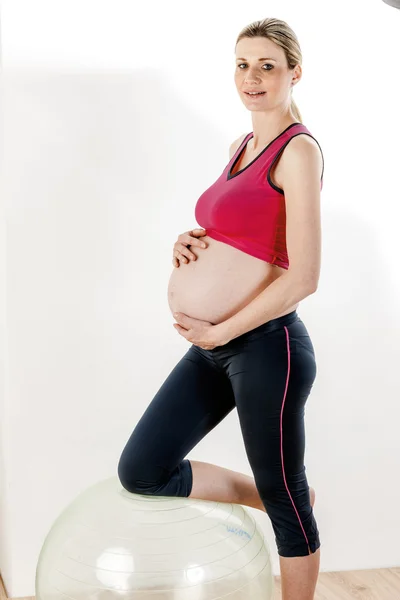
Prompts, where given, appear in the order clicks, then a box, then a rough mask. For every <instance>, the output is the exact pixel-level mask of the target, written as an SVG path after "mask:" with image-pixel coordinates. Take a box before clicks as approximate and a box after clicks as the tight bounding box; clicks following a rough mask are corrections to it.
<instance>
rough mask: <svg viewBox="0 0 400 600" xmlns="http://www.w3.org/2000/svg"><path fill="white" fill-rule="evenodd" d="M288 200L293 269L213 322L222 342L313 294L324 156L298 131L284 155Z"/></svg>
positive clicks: (288, 243) (317, 270)
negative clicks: (244, 304) (243, 303)
mask: <svg viewBox="0 0 400 600" xmlns="http://www.w3.org/2000/svg"><path fill="white" fill-rule="evenodd" d="M280 160H281V165H282V171H281V172H282V178H283V189H284V192H285V204H286V246H287V252H288V257H289V268H288V270H287V272H286V273H284V274H283V275H281V276H280V277H279V278H278V279H276V280H275V281H274V282H273V283H271V284H270V285H269V286H268V287H267V288H266V289H265V290H263V291H262V292H261V293H260V294H259V295H258V296H257V297H256V298H254V299H253V300H252V301H251V302H249V304H247V305H246V306H245V307H244V308H242V309H241V310H240V311H239V312H237V313H236V314H234V315H233V316H232V317H230V318H229V319H227V320H226V321H222V322H221V323H218V324H217V325H215V326H214V328H213V329H214V331H213V334H215V336H216V338H217V339H218V340H220V341H223V344H226V343H228V342H229V341H230V340H232V339H233V338H235V337H238V336H239V335H241V334H243V333H246V332H247V331H250V330H251V329H254V328H255V327H258V326H259V325H262V324H263V323H266V322H267V321H270V320H271V319H274V318H276V317H277V316H278V315H279V314H281V313H282V312H284V311H285V310H286V309H288V308H290V306H293V305H294V304H296V303H297V302H300V301H301V300H303V299H304V298H306V297H307V296H310V295H311V294H313V293H314V292H315V291H316V290H317V287H318V281H319V274H320V266H321V209H320V193H321V173H322V167H323V162H322V155H321V151H320V149H319V146H318V144H317V143H316V142H315V141H314V140H313V138H311V137H310V136H308V135H298V136H296V137H295V138H293V139H292V140H291V141H290V143H289V144H288V145H287V147H286V149H285V151H284V153H283V154H282V156H281V159H280Z"/></svg>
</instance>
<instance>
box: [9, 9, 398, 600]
mask: <svg viewBox="0 0 400 600" xmlns="http://www.w3.org/2000/svg"><path fill="white" fill-rule="evenodd" d="M189 10H190V9H189V5H188V4H187V2H173V3H171V2H167V3H164V2H161V1H159V2H157V3H156V4H155V3H154V2H152V3H147V4H144V5H142V6H141V5H140V4H139V3H131V2H129V1H128V0H125V1H122V0H113V2H104V1H99V0H96V1H94V0H91V1H90V0H86V1H84V2H83V1H82V0H68V2H67V1H65V2H62V1H61V0H59V1H58V2H51V1H50V0H47V1H46V0H36V1H35V2H31V1H30V0H8V1H7V0H6V1H3V3H2V22H1V26H2V43H3V48H2V55H3V69H4V71H3V81H2V86H3V91H4V97H3V99H2V104H3V106H4V164H3V173H2V190H1V192H2V193H1V202H2V203H4V204H2V205H1V208H2V212H1V213H0V216H1V220H0V223H1V233H2V234H3V235H2V237H1V242H0V248H1V254H0V281H1V283H2V284H3V285H2V286H1V294H0V333H1V339H2V345H1V347H0V348H1V350H0V358H1V361H0V369H1V370H0V376H1V383H2V385H1V396H0V399H1V405H0V406H1V420H0V426H1V440H0V442H1V446H0V447H1V463H0V465H1V474H0V476H1V504H0V507H1V512H0V516H1V523H0V526H1V538H0V569H1V572H2V575H3V578H4V581H5V584H6V587H7V590H8V594H9V596H12V597H17V596H30V595H33V594H34V574H35V568H36V562H37V557H38V553H39V551H40V548H41V545H42V542H43V539H44V537H45V535H46V533H47V531H48V529H49V527H50V526H51V524H52V522H53V520H54V519H55V518H56V516H57V515H58V514H59V513H60V511H61V510H62V509H63V508H64V507H65V506H66V505H67V504H68V503H69V502H70V501H71V500H72V499H73V498H75V496H76V495H77V494H78V493H79V492H80V491H81V490H83V489H84V488H86V487H88V486H89V485H91V484H92V483H95V482H96V481H98V480H99V479H102V478H106V477H109V476H112V475H114V474H116V467H117V463H118V459H119V456H120V453H121V451H122V449H123V447H124V445H125V443H126V441H127V439H128V437H129V435H130V433H131V431H132V429H133V427H134V426H135V424H136V422H137V420H138V419H139V417H140V416H141V414H142V413H143V411H144V409H145V407H146V406H147V405H148V403H149V402H150V400H151V399H152V397H153V396H154V394H155V393H156V391H157V390H158V388H159V387H160V385H161V383H162V382H163V381H164V379H165V378H166V377H167V375H168V374H169V372H170V371H171V370H172V368H173V367H174V365H175V364H176V363H177V361H178V360H179V359H180V357H181V356H182V355H183V353H184V352H186V350H187V349H188V342H187V341H186V340H184V339H183V338H182V337H181V336H179V334H178V333H177V332H176V331H175V330H174V329H173V327H172V323H173V322H174V321H173V319H172V316H171V314H170V312H169V308H168V303H167V284H168V279H169V276H170V273H171V271H172V268H173V267H172V264H171V254H172V246H173V243H174V242H175V240H176V237H177V236H178V234H179V233H181V232H182V231H185V230H187V229H189V228H192V227H195V226H196V225H198V224H197V223H196V221H195V219H194V206H195V203H196V200H197V198H198V197H199V195H200V194H201V193H202V192H203V191H204V189H205V188H206V187H208V186H209V185H211V183H212V182H213V181H214V180H215V179H216V178H217V177H218V175H219V174H220V172H221V171H222V169H223V168H224V166H225V165H226V163H227V162H228V148H229V144H230V143H231V142H232V141H233V140H234V139H235V138H236V137H238V136H239V135H240V134H242V133H244V132H248V131H251V129H252V123H251V116H250V113H249V112H247V110H246V109H245V108H244V106H243V105H242V104H241V102H240V100H239V98H238V96H237V93H236V89H235V87H234V83H233V72H234V44H235V38H236V36H237V34H238V33H239V31H240V30H241V28H242V27H244V26H245V25H246V24H247V23H249V22H251V21H253V20H255V19H259V18H263V17H266V16H276V17H278V18H282V19H284V20H286V21H288V23H289V24H290V25H291V26H292V27H293V28H294V30H295V32H296V33H297V35H298V37H299V40H300V44H301V46H302V49H303V54H304V63H303V72H304V76H303V80H302V82H301V84H300V85H299V86H297V87H296V91H295V95H294V97H295V99H296V101H297V103H298V105H299V107H300V110H301V111H302V114H303V119H304V122H305V124H306V125H307V126H308V128H309V129H310V131H311V132H312V133H313V134H314V135H315V136H316V137H317V139H318V141H319V142H320V144H321V146H322V148H323V151H324V156H325V161H326V162H325V176H324V189H323V192H322V216H323V256H322V259H323V260H322V273H321V279H320V285H319V289H318V292H317V293H316V294H314V295H313V296H311V297H309V298H308V299H307V300H305V301H304V302H303V303H302V305H301V307H300V309H299V314H300V315H301V317H302V319H303V320H304V322H305V323H306V325H307V328H308V330H309V332H310V334H311V337H312V339H313V343H314V346H315V350H316V355H317V361H318V376H317V380H316V382H315V384H314V388H313V391H312V395H311V396H310V398H309V400H308V404H307V412H306V416H307V421H306V428H307V451H306V465H307V474H308V478H309V482H310V484H311V485H312V486H313V487H315V489H316V492H317V501H316V506H315V514H316V518H317V521H318V526H319V529H320V533H321V540H322V548H321V570H323V571H327V570H328V571H329V570H347V569H362V568H365V569H367V568H374V567H384V566H393V565H399V564H400V556H399V551H398V535H399V533H400V516H399V510H398V507H399V505H400V487H399V482H398V477H396V476H398V473H399V463H400V459H399V456H400V439H399V436H398V422H399V418H400V403H399V395H400V384H399V382H398V378H397V374H398V363H399V343H398V340H399V335H400V315H399V313H398V306H399V297H400V276H399V269H398V261H399V256H398V229H399V227H398V221H399V217H400V209H399V200H400V197H399V196H400V193H399V180H398V172H399V164H398V160H399V153H398V140H399V136H400V121H399V118H398V116H399V114H398V99H399V81H398V76H397V71H398V56H399V36H398V31H399V23H400V11H396V10H395V9H393V8H391V7H389V6H388V5H386V4H384V3H383V2H380V1H379V0H376V1H375V2H370V3H368V6H366V4H365V3H364V2H362V0H358V1H357V2H353V3H351V4H350V3H349V2H345V1H344V0H340V1H339V2H336V3H333V4H331V5H329V4H327V3H324V5H323V8H322V5H321V3H320V2H317V1H311V0H310V1H308V2H302V3H298V2H296V1H295V0H292V1H291V2H286V3H285V5H284V6H283V5H282V3H281V2H278V1H274V2H269V3H268V5H267V6H266V5H265V3H264V2H261V1H259V2H258V1H256V0H254V1H253V2H252V3H251V10H250V9H249V8H248V7H247V6H244V5H243V3H242V2H239V1H237V0H232V1H230V2H229V3H228V2H226V3H223V2H221V3H215V2H212V3H211V2H210V3H209V6H207V5H206V8H205V9H204V10H201V11H197V12H196V14H195V17H193V16H190V15H189ZM361 20H362V21H363V23H362V25H361ZM3 206H4V212H3ZM3 215H4V218H3ZM4 219H5V220H4ZM6 233H7V238H6V237H5V234H6ZM189 458H193V459H197V460H205V461H208V462H214V463H216V464H219V465H222V466H225V467H227V468H230V469H235V470H239V471H243V472H245V473H247V474H251V470H250V467H249V465H248V463H247V459H246V455H245V451H244V447H243V443H242V440H241V434H240V428H239V424H238V420H237V415H236V412H234V413H231V414H230V415H229V416H228V417H227V419H226V420H225V421H224V422H223V423H221V424H220V425H219V427H218V428H217V429H216V430H214V431H213V432H212V433H211V434H209V436H207V438H205V439H204V440H203V441H202V442H201V443H200V444H199V445H198V446H197V447H196V448H195V449H194V450H193V451H192V452H191V453H190V454H189ZM249 510H252V509H249ZM252 512H253V514H255V515H257V519H258V520H259V522H260V524H261V525H262V527H263V528H264V530H265V533H266V536H267V542H268V543H269V545H270V547H271V550H272V552H273V557H274V567H275V573H278V555H277V553H276V550H275V546H274V538H273V532H272V528H271V526H270V523H269V521H268V517H267V516H266V515H264V514H263V513H261V512H259V511H255V510H254V511H252Z"/></svg>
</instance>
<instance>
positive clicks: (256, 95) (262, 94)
mask: <svg viewBox="0 0 400 600" xmlns="http://www.w3.org/2000/svg"><path fill="white" fill-rule="evenodd" d="M244 93H245V94H246V96H248V98H262V96H264V95H265V94H266V93H267V92H257V93H255V94H250V93H249V92H244Z"/></svg>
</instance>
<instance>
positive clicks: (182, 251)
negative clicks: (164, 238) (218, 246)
mask: <svg viewBox="0 0 400 600" xmlns="http://www.w3.org/2000/svg"><path fill="white" fill-rule="evenodd" d="M206 234H207V231H206V230H205V229H192V230H190V231H185V233H181V234H180V235H179V236H178V239H177V241H176V242H175V244H174V250H173V255H172V256H173V257H172V264H173V265H174V267H176V268H178V267H179V266H180V262H183V263H187V262H189V260H196V259H197V256H196V255H195V254H193V252H190V250H189V248H188V246H198V247H199V248H207V244H206V243H205V242H203V240H199V239H197V238H199V237H202V236H204V235H206Z"/></svg>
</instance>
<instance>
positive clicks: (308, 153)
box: [280, 134, 323, 177]
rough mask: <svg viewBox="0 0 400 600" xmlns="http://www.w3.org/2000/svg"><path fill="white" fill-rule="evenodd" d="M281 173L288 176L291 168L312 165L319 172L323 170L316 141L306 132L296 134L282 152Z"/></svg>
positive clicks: (320, 153)
mask: <svg viewBox="0 0 400 600" xmlns="http://www.w3.org/2000/svg"><path fill="white" fill-rule="evenodd" d="M280 162H281V173H282V175H283V177H284V176H285V174H287V176H290V173H291V172H292V169H293V168H294V167H295V166H296V165H298V166H299V167H300V166H301V167H303V168H304V167H305V168H307V167H312V168H313V169H316V170H317V171H319V172H320V173H321V172H322V170H323V155H322V150H321V148H320V146H319V144H318V143H317V141H316V140H315V139H314V138H313V137H311V136H309V135H308V134H298V135H296V136H294V137H293V138H292V139H291V140H290V144H287V146H286V148H285V151H284V152H283V154H282V160H281V161H280Z"/></svg>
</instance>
